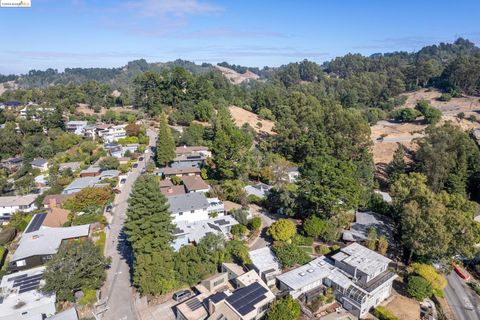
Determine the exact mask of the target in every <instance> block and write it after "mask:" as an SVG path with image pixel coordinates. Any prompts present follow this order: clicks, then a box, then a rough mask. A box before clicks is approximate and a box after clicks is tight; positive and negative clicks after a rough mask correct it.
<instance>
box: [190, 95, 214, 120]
mask: <svg viewBox="0 0 480 320" xmlns="http://www.w3.org/2000/svg"><path fill="white" fill-rule="evenodd" d="M193 110H194V111H193V112H194V114H195V119H197V120H199V121H209V120H210V119H211V118H212V117H213V115H214V113H215V109H214V108H213V104H212V103H211V102H210V101H208V100H202V101H200V102H199V103H197V104H196V105H195V107H194V109H193Z"/></svg>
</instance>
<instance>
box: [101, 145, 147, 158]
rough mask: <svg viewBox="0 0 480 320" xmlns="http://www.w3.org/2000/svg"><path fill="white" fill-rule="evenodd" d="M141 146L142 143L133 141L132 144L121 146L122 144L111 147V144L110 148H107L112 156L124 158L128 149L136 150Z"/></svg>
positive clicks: (129, 150)
mask: <svg viewBox="0 0 480 320" xmlns="http://www.w3.org/2000/svg"><path fill="white" fill-rule="evenodd" d="M139 146H140V145H139V144H138V143H132V144H127V145H125V146H121V145H115V146H111V147H110V146H109V147H108V148H107V147H106V149H108V153H110V155H111V156H112V157H115V158H122V157H124V156H125V154H126V153H127V151H128V152H130V153H134V152H136V151H137V149H138V147H139Z"/></svg>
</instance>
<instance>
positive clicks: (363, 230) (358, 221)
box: [343, 211, 394, 243]
mask: <svg viewBox="0 0 480 320" xmlns="http://www.w3.org/2000/svg"><path fill="white" fill-rule="evenodd" d="M371 228H374V229H375V230H377V237H379V236H381V235H384V236H385V237H386V238H387V240H388V242H389V243H392V242H393V241H394V239H393V228H394V226H393V221H392V219H390V218H388V217H386V216H384V215H381V214H378V213H375V212H362V211H357V212H356V213H355V223H352V225H351V227H350V230H345V231H344V232H343V240H345V241H363V240H366V239H367V238H368V231H369V229H371Z"/></svg>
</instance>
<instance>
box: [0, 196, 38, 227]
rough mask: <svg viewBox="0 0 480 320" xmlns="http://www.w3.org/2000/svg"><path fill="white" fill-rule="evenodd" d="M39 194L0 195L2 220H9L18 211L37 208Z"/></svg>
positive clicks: (28, 210) (0, 219) (0, 218)
mask: <svg viewBox="0 0 480 320" xmlns="http://www.w3.org/2000/svg"><path fill="white" fill-rule="evenodd" d="M37 197H38V194H27V195H24V196H7V197H0V221H8V220H10V217H11V216H12V215H13V214H14V213H15V212H17V211H23V212H30V211H33V210H35V209H37V206H36V205H35V199H37Z"/></svg>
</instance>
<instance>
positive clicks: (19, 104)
mask: <svg viewBox="0 0 480 320" xmlns="http://www.w3.org/2000/svg"><path fill="white" fill-rule="evenodd" d="M3 106H4V107H5V109H11V110H15V109H19V108H21V107H23V102H20V101H7V102H4V103H3Z"/></svg>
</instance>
